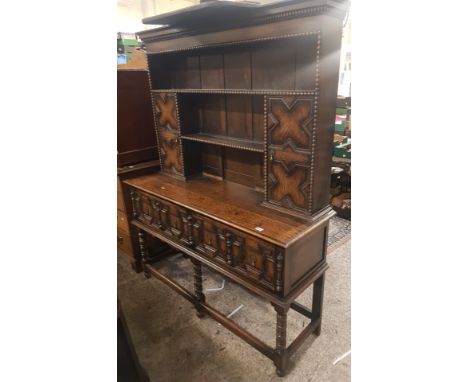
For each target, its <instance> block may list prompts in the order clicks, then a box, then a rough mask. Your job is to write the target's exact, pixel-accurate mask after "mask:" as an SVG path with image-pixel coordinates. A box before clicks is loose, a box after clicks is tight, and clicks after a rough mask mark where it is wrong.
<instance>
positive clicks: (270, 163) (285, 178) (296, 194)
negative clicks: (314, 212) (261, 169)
mask: <svg viewBox="0 0 468 382" xmlns="http://www.w3.org/2000/svg"><path fill="white" fill-rule="evenodd" d="M266 106H267V109H266V112H267V116H266V118H267V126H266V127H267V175H266V176H267V185H266V186H267V187H266V202H267V203H270V204H273V205H275V206H277V207H281V208H286V209H288V210H294V211H297V212H303V213H307V212H308V211H310V209H311V205H310V203H311V200H310V197H311V192H310V191H311V171H310V166H311V161H312V154H313V153H312V141H313V133H314V132H313V111H314V108H313V106H314V99H313V98H312V97H309V98H308V97H267V99H266Z"/></svg>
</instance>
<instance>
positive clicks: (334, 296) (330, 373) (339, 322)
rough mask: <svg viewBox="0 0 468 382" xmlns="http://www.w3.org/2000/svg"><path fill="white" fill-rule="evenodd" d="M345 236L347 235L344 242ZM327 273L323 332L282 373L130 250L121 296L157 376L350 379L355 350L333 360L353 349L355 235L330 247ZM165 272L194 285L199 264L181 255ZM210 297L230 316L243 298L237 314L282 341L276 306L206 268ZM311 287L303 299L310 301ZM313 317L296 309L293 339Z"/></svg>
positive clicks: (145, 361) (269, 339)
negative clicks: (132, 259) (143, 268)
mask: <svg viewBox="0 0 468 382" xmlns="http://www.w3.org/2000/svg"><path fill="white" fill-rule="evenodd" d="M342 242H343V240H342ZM330 249H331V250H329V254H328V264H329V265H330V269H329V270H328V271H327V273H326V280H325V299H324V312H323V324H322V334H321V335H320V337H318V338H315V337H313V336H311V337H309V338H308V339H307V340H306V341H305V342H304V344H303V345H302V346H301V347H300V348H299V350H298V351H297V353H296V354H295V355H294V356H293V357H292V358H291V364H290V368H289V372H288V374H287V375H286V376H285V377H284V378H279V377H277V376H276V374H275V367H274V365H273V362H272V361H270V360H269V359H268V358H266V357H265V356H263V355H262V354H261V353H260V352H258V351H257V350H255V349H254V348H252V347H251V346H250V345H248V344H247V343H245V342H244V341H242V340H241V339H240V338H238V337H237V336H235V335H234V334H232V333H231V332H229V331H228V330H227V329H226V328H224V327H223V326H221V325H220V324H218V323H217V322H216V321H214V320H212V319H211V318H209V317H205V318H202V319H199V318H198V317H197V316H196V315H195V309H194V308H193V306H192V305H191V304H190V303H189V302H188V301H187V300H185V299H184V298H183V297H181V296H179V295H178V294H177V293H176V292H174V291H172V289H170V288H169V287H167V286H165V285H164V284H162V283H161V282H160V281H158V280H156V279H154V278H151V279H146V278H145V277H144V276H143V274H142V273H141V274H136V273H135V272H133V270H132V269H131V267H130V263H129V260H128V258H127V257H126V256H119V258H118V294H119V298H120V300H121V304H122V308H123V310H124V312H125V316H126V320H127V324H128V326H129V330H130V333H131V336H132V340H133V342H134V345H135V348H136V351H137V353H138V356H139V358H140V362H141V364H142V366H143V367H144V368H145V369H146V371H147V372H148V374H149V377H150V379H151V381H154V382H160V381H161V382H163V381H177V382H184V381H196V382H198V381H200V382H205V381H206V382H211V381H213V382H214V381H216V382H221V381H229V382H233V381H239V382H240V381H249V382H252V381H255V382H263V381H265V382H266V381H288V382H289V381H297V382H299V381H301V382H303V381H317V382H321V381H327V382H342V381H343V382H346V381H349V380H350V374H351V356H348V357H346V358H344V359H343V360H341V361H340V362H339V363H337V364H336V365H335V366H333V361H334V360H335V359H337V358H338V357H339V356H341V355H342V354H344V353H345V352H347V351H348V350H350V349H351V333H350V331H351V330H350V329H351V307H350V305H351V304H350V302H351V301H350V297H351V295H350V292H351V291H350V287H351V277H350V260H351V258H350V241H349V240H348V241H346V240H344V243H342V244H341V245H340V244H339V243H338V245H337V244H336V243H335V244H334V245H333V246H332V247H330ZM161 267H162V271H163V272H164V273H165V274H167V275H170V276H171V277H172V278H174V279H175V280H176V281H178V282H179V283H180V284H182V285H183V286H185V287H186V288H187V289H189V290H193V288H192V280H193V277H192V266H191V263H190V261H189V260H187V259H184V258H183V257H181V256H179V255H176V256H175V259H174V258H171V259H168V260H165V261H164V262H163V263H162V264H161ZM203 273H204V276H203V279H204V290H205V295H206V298H207V302H208V303H209V304H211V305H212V306H214V307H215V308H216V309H218V310H219V311H221V312H222V313H224V314H226V315H227V314H229V313H231V312H232V311H233V310H234V309H236V308H237V307H239V306H240V305H241V304H242V305H243V308H242V309H240V310H239V311H238V312H237V313H235V314H234V315H233V316H232V319H233V320H234V321H235V322H236V323H237V324H239V325H241V326H242V327H244V328H246V329H248V330H249V331H251V332H252V333H253V334H255V335H257V336H258V337H259V338H261V339H262V340H263V341H264V342H266V343H267V344H268V345H270V346H272V347H274V343H275V327H276V321H275V319H276V316H275V312H274V310H273V307H272V306H271V305H270V304H269V303H267V302H265V301H263V300H261V299H259V298H257V297H256V296H254V295H252V294H250V293H248V292H247V291H245V290H244V289H242V288H240V287H238V286H237V285H235V284H233V283H231V282H229V281H227V280H226V283H225V287H224V289H223V290H222V291H218V292H208V291H206V290H207V289H210V288H217V287H220V286H221V284H222V280H223V278H222V276H220V275H218V274H214V273H211V272H210V271H209V270H208V269H206V268H205V267H204V268H203ZM311 295H312V294H311V288H310V289H308V290H307V291H305V292H304V293H303V294H302V295H301V296H300V297H299V299H298V301H299V302H301V303H302V304H304V305H307V306H310V303H311ZM305 325H307V320H306V319H305V317H303V316H301V315H300V314H298V313H296V312H295V311H293V310H290V311H289V314H288V344H289V343H290V342H291V341H292V339H293V338H295V336H296V335H297V334H299V333H300V331H301V329H302V328H303V326H305Z"/></svg>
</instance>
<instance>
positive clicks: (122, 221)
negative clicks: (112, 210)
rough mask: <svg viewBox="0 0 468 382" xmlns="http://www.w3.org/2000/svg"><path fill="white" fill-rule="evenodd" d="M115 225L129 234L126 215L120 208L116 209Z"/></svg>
mask: <svg viewBox="0 0 468 382" xmlns="http://www.w3.org/2000/svg"><path fill="white" fill-rule="evenodd" d="M117 227H119V228H120V229H122V230H123V231H125V232H126V233H127V235H129V234H130V228H129V226H128V221H127V216H126V215H125V213H124V212H122V211H120V210H117Z"/></svg>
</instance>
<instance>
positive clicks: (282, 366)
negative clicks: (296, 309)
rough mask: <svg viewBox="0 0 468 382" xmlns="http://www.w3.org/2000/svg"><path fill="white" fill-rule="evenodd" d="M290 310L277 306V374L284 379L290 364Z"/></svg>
mask: <svg viewBox="0 0 468 382" xmlns="http://www.w3.org/2000/svg"><path fill="white" fill-rule="evenodd" d="M288 309H289V307H287V308H283V307H281V306H275V310H276V348H275V353H276V361H275V365H276V374H277V375H278V376H279V377H283V376H284V375H285V374H286V368H287V364H288V352H287V349H286V339H287V336H286V334H287V330H286V329H287V324H288V321H287V320H288Z"/></svg>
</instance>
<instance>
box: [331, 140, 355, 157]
mask: <svg viewBox="0 0 468 382" xmlns="http://www.w3.org/2000/svg"><path fill="white" fill-rule="evenodd" d="M348 147H349V143H342V144H341V145H338V146H335V148H334V150H333V155H334V156H336V157H338V158H347V159H351V150H348Z"/></svg>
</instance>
